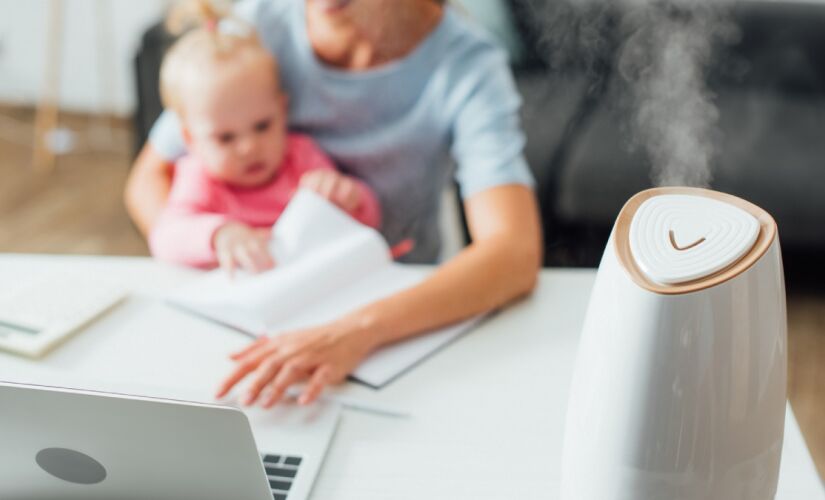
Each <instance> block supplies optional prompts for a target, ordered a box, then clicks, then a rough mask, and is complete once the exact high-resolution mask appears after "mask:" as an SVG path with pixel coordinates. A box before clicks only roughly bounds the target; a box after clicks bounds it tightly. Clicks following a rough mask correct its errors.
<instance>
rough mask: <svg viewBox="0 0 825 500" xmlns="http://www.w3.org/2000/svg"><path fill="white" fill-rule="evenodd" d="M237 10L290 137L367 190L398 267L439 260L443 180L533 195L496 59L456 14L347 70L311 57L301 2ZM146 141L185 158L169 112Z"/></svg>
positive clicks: (513, 108)
mask: <svg viewBox="0 0 825 500" xmlns="http://www.w3.org/2000/svg"><path fill="white" fill-rule="evenodd" d="M236 9H237V13H238V15H239V16H240V17H242V18H244V19H246V20H248V21H249V22H250V23H252V24H253V25H254V26H255V28H256V29H257V31H258V33H259V36H260V37H261V40H262V42H263V43H264V45H265V46H266V47H267V48H268V49H269V50H271V51H272V53H273V54H274V55H275V56H276V57H277V59H278V63H279V66H280V77H281V83H282V85H283V87H284V89H285V91H286V92H287V94H288V95H289V126H290V129H291V130H294V131H299V132H304V133H307V134H309V135H310V136H312V137H313V138H314V139H315V140H316V141H317V142H318V143H319V144H320V146H321V147H322V148H323V149H324V150H325V151H326V152H327V153H328V154H329V155H330V156H331V157H332V159H333V160H334V161H335V162H336V163H337V164H338V166H339V167H340V169H341V170H342V171H343V172H346V173H348V174H351V175H354V176H356V177H358V178H360V179H363V180H364V181H365V182H367V183H368V184H369V185H370V186H372V188H373V189H374V190H375V192H376V194H377V195H378V197H379V199H380V201H381V205H382V211H383V221H384V222H383V227H382V228H381V232H382V233H383V234H384V236H385V237H386V238H387V241H388V242H389V243H390V244H391V245H392V244H395V243H398V242H400V241H401V240H404V239H407V238H411V239H413V240H414V241H415V248H414V250H413V251H412V252H411V253H410V254H409V255H407V256H406V258H404V259H403V260H405V261H407V262H434V261H435V260H436V259H437V258H438V255H439V250H440V245H441V241H440V233H439V226H438V213H439V209H440V204H441V192H442V191H443V189H444V188H445V186H446V185H447V183H448V182H449V181H450V180H451V179H455V180H457V181H458V185H459V187H460V192H461V195H462V197H463V198H465V199H466V198H468V197H471V196H473V195H474V194H476V193H479V192H481V191H484V190H485V189H488V188H491V187H495V186H501V185H506V184H521V185H526V186H531V187H532V186H533V179H532V176H531V174H530V170H529V168H528V167H527V163H526V162H525V159H524V156H523V154H522V150H523V148H524V143H525V138H524V134H523V132H522V130H521V125H520V121H519V116H518V111H519V107H520V106H521V98H520V97H519V94H518V92H517V90H516V87H515V84H514V81H513V76H512V73H511V71H510V68H509V66H508V64H507V56H506V54H505V53H504V51H503V50H502V49H501V48H499V47H498V46H497V45H496V44H495V42H493V41H492V39H491V38H490V37H489V36H488V35H487V34H486V33H484V32H483V31H482V28H480V27H478V26H476V25H475V24H474V23H473V22H472V21H471V20H469V19H466V18H465V17H464V16H463V14H461V13H459V12H456V11H455V10H454V9H452V8H449V7H448V8H447V9H446V10H445V15H444V17H443V18H442V20H441V22H440V24H439V25H438V27H437V28H436V29H435V30H434V31H433V32H432V33H430V35H429V36H428V37H427V38H426V39H425V40H424V41H423V42H421V43H420V44H419V46H418V47H416V49H415V50H414V51H413V52H412V53H411V54H409V55H408V56H406V57H405V58H403V59H400V60H397V61H394V62H392V63H390V64H387V65H385V66H381V67H378V68H375V69H370V70H367V71H362V72H351V71H345V70H341V69H335V68H332V67H329V66H327V65H325V64H324V63H323V62H321V61H320V60H318V59H317V57H316V56H315V53H314V52H313V50H312V47H311V45H310V42H309V38H308V36H307V32H306V21H305V17H304V2H303V1H301V0H243V1H242V2H240V3H239V4H237V7H236ZM149 140H150V142H151V144H152V146H153V147H154V148H155V149H156V150H157V151H158V152H159V153H160V154H161V155H162V156H163V157H165V158H166V159H167V160H169V161H173V160H175V159H176V158H178V157H179V156H180V155H182V154H183V153H184V151H185V147H184V144H183V140H182V138H181V134H180V126H179V123H178V121H177V118H176V117H175V115H174V114H173V113H171V112H169V111H166V112H164V113H163V115H162V116H161V117H160V118H159V119H158V121H157V122H156V123H155V125H154V127H153V129H152V132H151V134H150V139H149ZM450 159H452V160H453V162H451V161H450Z"/></svg>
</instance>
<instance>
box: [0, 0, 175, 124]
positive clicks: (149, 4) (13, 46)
mask: <svg viewBox="0 0 825 500" xmlns="http://www.w3.org/2000/svg"><path fill="white" fill-rule="evenodd" d="M169 3H170V2H169V0H63V4H64V8H63V10H64V21H63V26H64V28H63V37H62V42H61V50H60V53H61V57H62V61H63V62H62V64H63V67H62V71H61V73H60V100H59V102H60V105H61V107H63V108H64V109H70V110H77V111H87V112H98V111H105V112H112V113H116V114H120V115H125V114H128V113H130V112H131V110H132V109H133V107H134V104H135V96H134V90H133V88H134V82H133V78H134V76H133V74H134V73H133V57H134V54H135V51H136V50H137V47H138V44H139V42H140V36H141V35H142V33H143V31H144V30H145V29H146V28H147V27H148V26H150V25H151V24H152V23H153V22H155V21H156V20H157V19H159V18H160V17H161V16H162V15H163V12H164V11H165V9H166V7H167V6H168V4H169ZM49 5H50V1H49V0H0V102H10V103H17V104H33V103H35V102H36V101H37V99H38V97H39V96H40V95H41V92H42V91H43V88H44V83H45V82H44V79H45V78H44V76H45V73H46V71H45V65H46V47H47V39H48V36H47V25H48V9H49ZM107 14H108V16H106V15H107ZM102 16H106V17H107V19H106V20H105V22H107V23H108V25H107V27H106V28H104V35H105V36H106V38H105V40H107V41H106V42H105V43H104V44H102V45H101V44H99V43H98V40H99V39H100V38H99V36H100V34H99V31H98V30H99V29H100V22H101V21H103V20H102V19H101V17H102ZM101 48H102V50H101ZM101 64H102V65H101ZM101 71H102V72H103V74H104V76H103V77H102V76H101ZM104 78H105V79H106V80H108V81H104ZM107 89H109V90H107Z"/></svg>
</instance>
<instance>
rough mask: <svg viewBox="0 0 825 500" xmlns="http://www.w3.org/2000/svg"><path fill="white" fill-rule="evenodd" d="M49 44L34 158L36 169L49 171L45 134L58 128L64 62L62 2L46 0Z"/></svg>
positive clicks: (51, 162) (49, 153)
mask: <svg viewBox="0 0 825 500" xmlns="http://www.w3.org/2000/svg"><path fill="white" fill-rule="evenodd" d="M47 29H48V35H47V36H48V41H47V44H46V67H45V71H44V77H45V81H44V84H43V93H42V94H41V96H40V102H39V103H38V105H37V115H36V116H35V121H34V156H33V160H32V163H33V166H34V168H35V170H40V171H45V172H51V171H52V170H53V169H54V165H55V157H54V152H53V151H52V150H51V148H50V147H49V145H48V144H47V137H48V134H49V133H50V132H51V131H53V130H54V129H55V128H57V124H58V113H59V108H58V97H59V92H60V69H61V68H60V62H61V60H62V59H63V58H62V54H61V50H62V46H61V45H62V44H61V42H62V40H63V0H50V1H49V22H48V24H47Z"/></svg>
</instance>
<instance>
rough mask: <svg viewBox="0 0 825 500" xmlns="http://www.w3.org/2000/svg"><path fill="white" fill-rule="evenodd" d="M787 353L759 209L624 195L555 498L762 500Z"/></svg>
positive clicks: (729, 199) (657, 194)
mask: <svg viewBox="0 0 825 500" xmlns="http://www.w3.org/2000/svg"><path fill="white" fill-rule="evenodd" d="M786 347H787V323H786V314H785V287H784V278H783V273H782V262H781V256H780V249H779V238H778V235H777V229H776V223H775V222H774V220H773V218H772V217H771V216H770V215H769V214H768V213H767V212H765V211H764V210H762V209H760V208H759V207H757V206H755V205H753V204H751V203H748V202H747V201H744V200H742V199H739V198H736V197H734V196H730V195H727V194H723V193H718V192H715V191H709V190H705V189H692V188H659V189H651V190H648V191H644V192H642V193H639V194H637V195H636V196H634V197H633V198H632V199H631V200H630V201H628V202H627V204H626V205H625V206H624V208H623V209H622V211H621V213H620V215H619V218H618V220H617V221H616V225H615V227H614V228H613V232H612V234H611V236H610V240H609V242H608V244H607V248H606V249H605V252H604V256H603V257H602V262H601V265H600V267H599V271H598V275H597V278H596V282H595V285H594V288H593V292H592V295H591V298H590V304H589V308H588V310H587V317H586V319H585V323H584V330H583V332H582V338H581V343H580V347H579V354H578V360H577V364H576V369H575V374H574V378H573V384H572V387H571V396H570V402H569V408H568V414H567V427H566V429H565V441H564V459H563V464H564V465H563V472H562V499H563V500H654V499H655V500H688V499H689V500H769V499H773V498H774V495H775V493H776V484H777V476H778V473H779V461H780V456H781V450H782V434H783V429H784V417H785V380H786V372H787V369H786V365H787V350H786Z"/></svg>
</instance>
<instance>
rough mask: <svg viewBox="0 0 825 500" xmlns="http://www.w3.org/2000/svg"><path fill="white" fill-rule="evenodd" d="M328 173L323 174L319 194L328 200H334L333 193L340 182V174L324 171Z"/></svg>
mask: <svg viewBox="0 0 825 500" xmlns="http://www.w3.org/2000/svg"><path fill="white" fill-rule="evenodd" d="M324 173H325V174H326V175H323V176H321V182H320V185H319V186H318V194H320V195H321V196H323V197H324V198H326V199H328V200H332V199H333V198H332V195H333V193H334V192H335V188H336V186H337V184H338V176H337V175H335V174H333V173H331V172H324Z"/></svg>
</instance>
